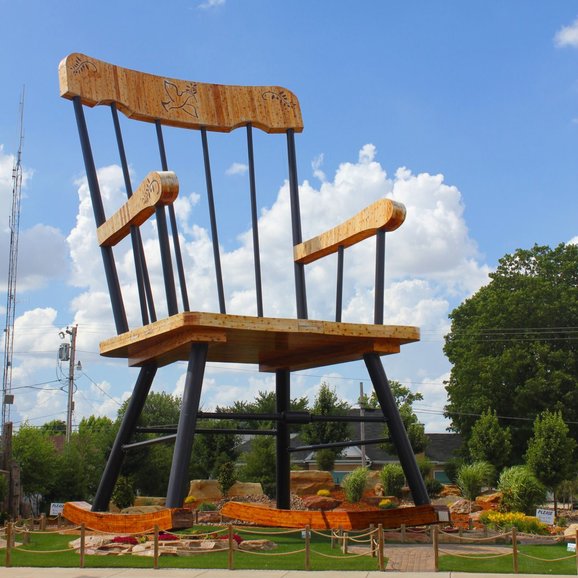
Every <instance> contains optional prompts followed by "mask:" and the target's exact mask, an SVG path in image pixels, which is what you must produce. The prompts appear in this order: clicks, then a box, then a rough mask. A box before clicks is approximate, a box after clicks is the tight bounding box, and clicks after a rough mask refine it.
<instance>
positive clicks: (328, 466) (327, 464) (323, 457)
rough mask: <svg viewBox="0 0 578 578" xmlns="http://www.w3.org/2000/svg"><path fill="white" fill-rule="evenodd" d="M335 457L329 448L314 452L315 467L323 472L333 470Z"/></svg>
mask: <svg viewBox="0 0 578 578" xmlns="http://www.w3.org/2000/svg"><path fill="white" fill-rule="evenodd" d="M335 458H336V454H335V452H334V451H333V450H331V449H329V448H324V449H321V450H317V452H315V461H316V462H317V467H318V468H319V469H320V470H322V471H324V472H332V471H333V468H334V466H335Z"/></svg>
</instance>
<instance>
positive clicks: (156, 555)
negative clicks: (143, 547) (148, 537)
mask: <svg viewBox="0 0 578 578" xmlns="http://www.w3.org/2000/svg"><path fill="white" fill-rule="evenodd" d="M153 568H154V569H155V570H158V569H159V527H158V525H157V524H155V536H154V548H153Z"/></svg>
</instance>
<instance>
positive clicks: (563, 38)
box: [554, 18, 578, 48]
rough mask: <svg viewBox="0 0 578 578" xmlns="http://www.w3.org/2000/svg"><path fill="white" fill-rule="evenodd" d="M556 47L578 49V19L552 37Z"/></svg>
mask: <svg viewBox="0 0 578 578" xmlns="http://www.w3.org/2000/svg"><path fill="white" fill-rule="evenodd" d="M554 44H555V45H556V46H560V47H562V46H573V47H574V48H578V18H577V19H576V20H574V22H572V24H570V25H569V26H563V27H562V28H560V30H558V32H556V34H555V36H554Z"/></svg>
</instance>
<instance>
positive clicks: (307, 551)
mask: <svg viewBox="0 0 578 578" xmlns="http://www.w3.org/2000/svg"><path fill="white" fill-rule="evenodd" d="M310 529H311V528H310V526H309V524H307V526H305V570H307V571H309V570H311V534H310Z"/></svg>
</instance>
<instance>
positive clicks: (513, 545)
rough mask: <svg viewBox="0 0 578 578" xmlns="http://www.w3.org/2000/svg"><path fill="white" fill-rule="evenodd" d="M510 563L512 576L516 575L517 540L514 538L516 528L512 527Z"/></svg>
mask: <svg viewBox="0 0 578 578" xmlns="http://www.w3.org/2000/svg"><path fill="white" fill-rule="evenodd" d="M512 561H513V564H514V574H517V573H518V538H517V537H516V527H515V526H512Z"/></svg>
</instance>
